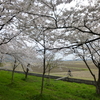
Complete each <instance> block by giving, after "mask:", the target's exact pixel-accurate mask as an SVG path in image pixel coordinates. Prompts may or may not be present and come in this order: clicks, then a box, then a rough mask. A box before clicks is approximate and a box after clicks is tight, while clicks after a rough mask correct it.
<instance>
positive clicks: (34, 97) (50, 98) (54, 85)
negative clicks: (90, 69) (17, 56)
mask: <svg viewBox="0 0 100 100" xmlns="http://www.w3.org/2000/svg"><path fill="white" fill-rule="evenodd" d="M23 77H24V75H23V74H17V73H15V82H14V83H13V84H11V82H10V78H11V72H8V71H0V79H1V81H0V99H1V100H84V99H85V100H99V99H100V97H99V96H97V95H96V94H95V87H94V86H92V85H86V84H78V83H70V82H63V81H55V80H51V84H50V85H49V86H48V85H46V84H45V88H44V94H43V95H42V96H41V95H40V94H39V93H40V86H41V84H40V83H41V78H39V77H35V76H29V77H28V79H27V80H26V81H23V80H21V79H22V78H23ZM12 94H13V95H12Z"/></svg>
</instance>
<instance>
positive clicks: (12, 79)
mask: <svg viewBox="0 0 100 100" xmlns="http://www.w3.org/2000/svg"><path fill="white" fill-rule="evenodd" d="M14 72H15V67H14V68H13V70H12V78H11V83H13V81H14Z"/></svg>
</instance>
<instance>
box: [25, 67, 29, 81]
mask: <svg viewBox="0 0 100 100" xmlns="http://www.w3.org/2000/svg"><path fill="white" fill-rule="evenodd" d="M28 71H29V69H28V68H27V69H26V72H25V80H26V79H27V76H28Z"/></svg>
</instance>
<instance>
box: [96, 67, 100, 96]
mask: <svg viewBox="0 0 100 100" xmlns="http://www.w3.org/2000/svg"><path fill="white" fill-rule="evenodd" d="M96 92H97V94H100V68H98V81H97V84H96Z"/></svg>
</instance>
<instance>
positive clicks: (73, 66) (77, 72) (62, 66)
mask: <svg viewBox="0 0 100 100" xmlns="http://www.w3.org/2000/svg"><path fill="white" fill-rule="evenodd" d="M88 64H89V66H90V68H91V69H92V71H93V73H94V74H95V75H96V77H97V74H98V72H97V68H96V67H95V66H94V65H93V63H92V62H91V61H88ZM11 66H12V65H10V64H7V65H6V66H5V67H4V68H6V69H12V67H11ZM31 68H32V70H33V71H30V72H34V73H42V67H40V66H34V67H31ZM69 69H70V70H71V73H72V77H73V78H78V79H87V80H93V77H92V76H91V74H90V72H89V70H88V69H87V67H86V65H85V64H84V62H83V61H60V62H58V66H57V67H55V68H53V69H52V70H51V75H55V76H61V77H66V76H67V74H68V70H69ZM16 70H21V71H22V68H21V67H20V66H19V67H18V68H17V69H16Z"/></svg>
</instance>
